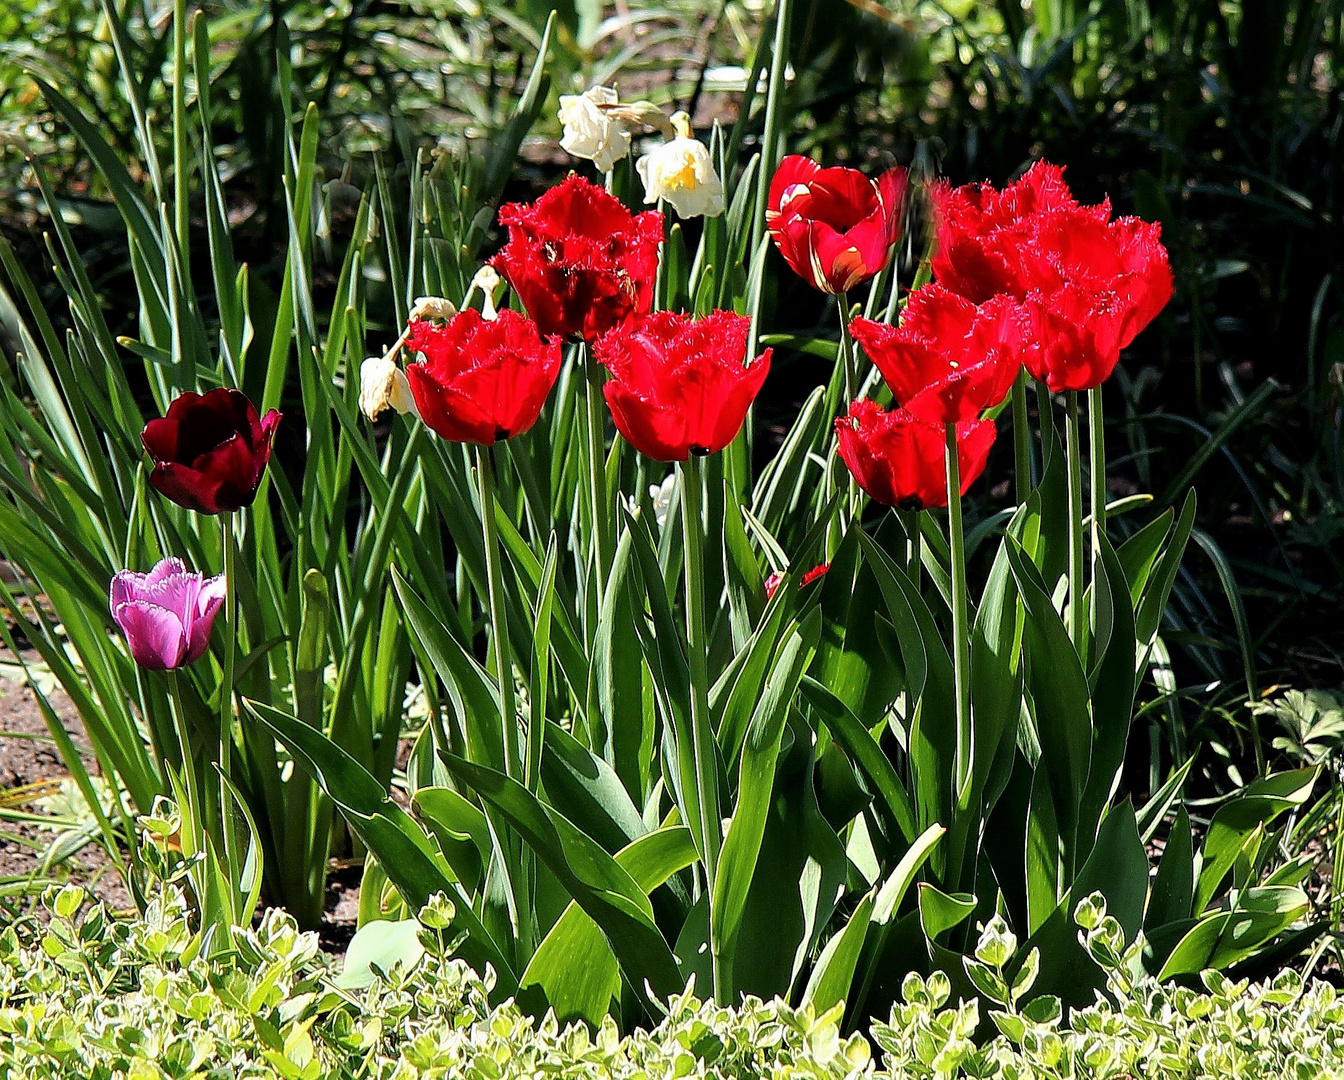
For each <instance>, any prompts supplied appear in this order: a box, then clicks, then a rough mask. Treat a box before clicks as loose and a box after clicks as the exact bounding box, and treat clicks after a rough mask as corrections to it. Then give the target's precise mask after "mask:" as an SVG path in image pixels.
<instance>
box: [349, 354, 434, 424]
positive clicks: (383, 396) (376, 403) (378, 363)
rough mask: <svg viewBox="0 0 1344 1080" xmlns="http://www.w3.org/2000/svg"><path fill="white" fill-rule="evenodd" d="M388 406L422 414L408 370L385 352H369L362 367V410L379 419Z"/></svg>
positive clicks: (402, 412) (405, 411) (360, 375)
mask: <svg viewBox="0 0 1344 1080" xmlns="http://www.w3.org/2000/svg"><path fill="white" fill-rule="evenodd" d="M388 408H392V409H396V410H397V412H399V413H401V415H403V416H405V415H406V414H407V413H412V414H414V415H415V416H416V417H417V418H419V416H420V410H419V409H417V408H416V407H415V399H414V398H413V397H411V386H410V383H408V382H407V381H406V373H405V372H404V371H402V370H401V368H399V367H397V365H396V363H395V361H393V360H391V359H390V358H388V357H386V356H370V357H369V358H368V359H367V360H365V361H364V363H363V364H361V365H360V368H359V411H360V412H362V413H363V414H364V415H365V416H367V417H368V418H369V419H370V420H377V419H378V417H379V416H380V415H381V414H382V413H383V411H384V410H386V409H388Z"/></svg>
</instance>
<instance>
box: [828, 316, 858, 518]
mask: <svg viewBox="0 0 1344 1080" xmlns="http://www.w3.org/2000/svg"><path fill="white" fill-rule="evenodd" d="M835 302H836V306H837V307H838V308H839V310H840V357H839V359H840V366H841V370H842V371H843V372H844V375H845V403H844V406H843V409H845V410H848V409H849V407H850V406H851V405H853V404H854V397H855V395H856V394H857V393H858V385H859V379H858V366H859V364H858V361H859V357H858V354H857V353H856V352H855V349H854V338H853V336H852V335H851V334H850V332H849V294H848V293H843V292H842V293H836V294H835ZM846 483H847V484H848V486H849V497H848V498H847V499H846V502H848V503H849V512H850V514H851V516H853V517H856V518H857V517H859V516H860V515H861V514H862V512H863V501H862V496H861V495H860V494H859V485H858V482H857V481H856V480H855V479H854V477H853V475H852V474H850V475H849V477H848V479H847V480H846Z"/></svg>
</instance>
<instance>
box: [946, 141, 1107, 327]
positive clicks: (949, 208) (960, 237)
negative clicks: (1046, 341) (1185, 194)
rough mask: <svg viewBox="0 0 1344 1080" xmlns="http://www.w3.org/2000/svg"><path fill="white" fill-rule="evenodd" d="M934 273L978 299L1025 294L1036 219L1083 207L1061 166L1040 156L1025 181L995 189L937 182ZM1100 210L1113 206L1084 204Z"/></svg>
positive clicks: (978, 301)
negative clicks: (1026, 267) (1026, 264)
mask: <svg viewBox="0 0 1344 1080" xmlns="http://www.w3.org/2000/svg"><path fill="white" fill-rule="evenodd" d="M932 197H933V213H934V230H935V232H934V255H933V260H932V269H933V276H934V278H935V280H937V282H938V283H939V284H940V285H942V286H943V287H944V288H947V289H950V290H951V291H952V292H954V293H957V294H958V295H960V296H964V297H966V299H967V300H970V301H971V302H972V303H975V304H983V303H984V302H985V301H986V300H988V299H990V298H991V297H993V296H996V295H998V294H1000V293H1007V294H1008V295H1010V296H1016V297H1018V298H1021V297H1022V296H1024V295H1025V294H1026V290H1027V288H1028V286H1027V283H1026V280H1025V274H1024V268H1023V264H1022V259H1023V256H1024V255H1025V254H1027V249H1028V248H1029V246H1030V237H1031V233H1032V229H1033V227H1034V224H1035V222H1036V221H1037V219H1038V218H1039V217H1040V216H1041V215H1043V214H1047V213H1050V212H1053V211H1058V210H1078V209H1079V206H1078V202H1077V200H1076V199H1074V197H1073V195H1072V193H1071V192H1070V191H1069V186H1068V184H1066V183H1065V182H1064V170H1063V169H1062V168H1061V167H1060V166H1058V165H1051V164H1049V163H1048V162H1044V161H1038V162H1036V164H1034V165H1033V166H1032V167H1031V168H1030V169H1028V170H1027V171H1026V173H1024V174H1023V176H1022V178H1021V179H1020V180H1017V181H1016V182H1014V183H1012V184H1009V185H1008V186H1007V187H1005V188H1004V189H1003V190H1002V191H996V190H995V189H994V187H993V186H992V185H990V184H966V185H964V186H962V187H958V188H954V187H951V186H949V185H948V184H946V183H939V184H935V185H934V187H933V190H932ZM1083 212H1084V213H1089V214H1097V213H1100V215H1101V220H1102V221H1103V222H1105V220H1106V219H1107V218H1109V217H1110V207H1105V208H1102V207H1090V208H1083Z"/></svg>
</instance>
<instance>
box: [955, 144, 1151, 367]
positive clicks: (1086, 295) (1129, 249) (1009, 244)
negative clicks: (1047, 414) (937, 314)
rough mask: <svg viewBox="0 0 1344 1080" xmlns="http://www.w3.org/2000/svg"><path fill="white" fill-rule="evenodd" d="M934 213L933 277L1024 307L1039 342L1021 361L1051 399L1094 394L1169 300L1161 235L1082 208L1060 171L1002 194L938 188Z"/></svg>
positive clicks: (976, 296)
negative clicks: (1051, 393)
mask: <svg viewBox="0 0 1344 1080" xmlns="http://www.w3.org/2000/svg"><path fill="white" fill-rule="evenodd" d="M934 210H935V217H936V219H937V244H938V251H937V254H936V255H935V256H934V259H933V271H934V276H935V277H936V278H937V280H938V282H939V283H940V284H941V285H943V286H944V287H946V288H948V289H950V290H952V291H953V292H956V293H959V294H961V295H962V296H965V297H966V298H967V299H969V300H971V301H973V302H976V303H980V302H983V301H985V300H987V299H989V298H990V297H991V296H993V295H996V294H1007V295H1009V296H1013V297H1018V298H1021V299H1023V300H1024V301H1025V303H1026V306H1027V309H1028V312H1029V315H1030V318H1031V323H1032V328H1033V333H1034V336H1035V339H1036V344H1035V347H1034V348H1032V349H1030V350H1028V352H1027V354H1026V356H1025V357H1024V360H1025V363H1026V365H1027V368H1028V369H1029V370H1030V371H1031V373H1032V374H1033V375H1034V376H1035V377H1036V378H1038V379H1042V380H1044V382H1045V383H1046V385H1047V386H1048V387H1049V388H1050V389H1051V390H1052V391H1056V392H1059V391H1064V390H1089V389H1092V388H1093V387H1096V386H1100V385H1101V383H1102V382H1104V381H1105V380H1106V379H1107V378H1108V377H1109V376H1110V374H1111V372H1112V371H1113V370H1114V369H1115V365H1116V364H1117V363H1118V362H1119V359H1120V350H1121V349H1123V348H1125V347H1126V346H1127V345H1129V343H1130V342H1131V341H1133V340H1134V338H1135V336H1137V335H1138V333H1139V332H1140V331H1141V330H1143V328H1144V327H1146V326H1147V325H1148V324H1149V323H1150V322H1152V320H1153V319H1154V318H1156V317H1157V314H1158V313H1159V312H1160V311H1161V310H1162V308H1163V307H1165V306H1166V304H1167V301H1169V300H1170V299H1171V295H1172V291H1173V281H1172V275H1171V266H1170V263H1169V262H1168V259H1167V252H1166V249H1165V248H1164V247H1163V246H1162V242H1161V227H1160V226H1158V225H1155V224H1152V223H1150V222H1146V221H1141V220H1139V219H1138V218H1133V217H1124V218H1117V219H1115V220H1114V221H1112V220H1111V206H1110V203H1109V202H1103V203H1100V204H1098V205H1096V206H1080V205H1079V204H1078V202H1077V201H1076V200H1075V199H1074V198H1073V196H1072V194H1070V192H1069V189H1068V185H1067V184H1065V183H1064V179H1063V170H1062V169H1060V168H1058V167H1057V166H1054V165H1048V164H1046V163H1045V162H1038V163H1037V164H1035V165H1033V166H1032V167H1031V169H1029V170H1028V171H1027V173H1026V175H1024V176H1023V177H1022V179H1021V180H1019V181H1017V182H1016V183H1014V184H1010V185H1008V187H1006V188H1005V189H1004V190H1003V191H1002V192H996V191H995V190H994V189H993V188H992V187H990V186H989V185H988V184H981V185H968V186H966V187H962V188H956V189H949V188H946V187H942V188H939V189H937V190H935V193H934Z"/></svg>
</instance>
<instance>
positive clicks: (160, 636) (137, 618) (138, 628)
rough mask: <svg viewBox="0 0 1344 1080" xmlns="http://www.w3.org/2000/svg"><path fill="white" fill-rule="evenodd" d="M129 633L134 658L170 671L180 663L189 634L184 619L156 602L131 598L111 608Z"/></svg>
mask: <svg viewBox="0 0 1344 1080" xmlns="http://www.w3.org/2000/svg"><path fill="white" fill-rule="evenodd" d="M112 617H113V618H114V619H115V620H116V622H117V625H118V626H120V627H121V630H122V633H124V634H125V635H126V643H127V645H128V646H129V647H130V650H131V658H132V659H134V660H135V662H136V663H137V664H139V665H140V667H142V668H145V669H146V670H148V671H167V670H171V669H173V668H176V667H179V666H181V663H182V658H183V656H184V655H185V653H186V637H185V635H184V633H183V629H182V622H181V620H180V619H179V618H178V617H177V616H176V615H175V614H173V612H171V611H168V610H166V609H164V608H161V607H159V606H158V605H157V604H152V603H149V602H148V601H145V600H129V601H127V602H126V603H124V604H120V605H118V606H117V608H116V609H115V610H114V611H113V612H112Z"/></svg>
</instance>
